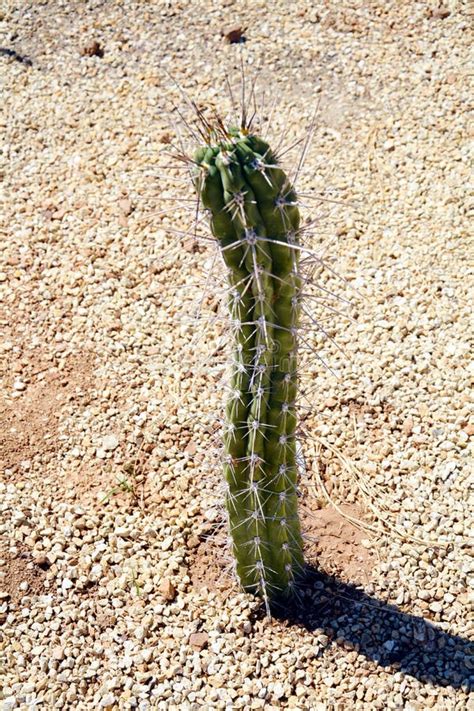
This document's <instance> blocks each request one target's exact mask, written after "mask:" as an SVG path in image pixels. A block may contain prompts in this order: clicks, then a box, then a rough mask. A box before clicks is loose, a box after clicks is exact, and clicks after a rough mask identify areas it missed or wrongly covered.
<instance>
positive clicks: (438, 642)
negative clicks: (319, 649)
mask: <svg viewBox="0 0 474 711" xmlns="http://www.w3.org/2000/svg"><path fill="white" fill-rule="evenodd" d="M272 616H273V617H274V618H276V619H278V620H280V621H281V622H285V623H286V624H287V625H296V626H300V627H304V628H306V629H307V630H308V631H310V632H312V631H315V630H318V631H321V630H323V631H324V633H325V634H326V635H327V636H328V637H329V638H330V639H332V640H335V642H336V644H338V645H340V646H342V647H343V648H345V649H350V648H353V649H354V650H356V651H357V652H358V653H359V654H362V655H363V656H365V657H366V658H367V659H370V660H372V661H374V662H376V663H377V664H378V665H380V666H383V667H388V668H391V669H392V670H393V671H394V672H396V671H401V672H403V673H404V674H407V675H409V676H412V677H414V678H416V679H418V680H419V681H421V682H423V683H431V684H435V685H437V686H450V687H452V688H454V689H459V688H461V687H462V688H463V689H464V690H466V691H467V690H472V689H474V676H473V675H472V673H471V672H470V670H469V667H468V664H469V665H470V666H472V660H473V653H474V644H473V643H471V642H469V640H466V639H463V638H462V637H459V636H456V635H452V634H449V633H447V632H444V631H443V630H441V629H439V628H438V627H436V626H435V625H433V624H431V623H430V622H428V621H426V620H425V619H423V618H422V617H418V616H416V615H410V614H407V613H406V612H402V611H401V610H399V609H398V608H397V607H396V606H395V605H392V604H387V603H385V602H382V601H380V600H378V599H377V598H375V597H372V596H370V595H368V594H367V593H365V592H363V591H362V590H361V589H359V588H357V587H356V586H355V585H351V584H348V583H344V582H342V581H341V580H338V579H337V578H334V577H332V576H330V575H326V574H324V573H322V572H320V571H318V570H316V569H315V568H313V567H311V566H309V567H308V570H307V572H306V574H305V577H304V579H303V581H302V585H301V595H300V597H299V599H298V600H295V601H294V602H291V603H288V602H283V601H280V602H279V603H277V604H276V605H275V607H274V609H272Z"/></svg>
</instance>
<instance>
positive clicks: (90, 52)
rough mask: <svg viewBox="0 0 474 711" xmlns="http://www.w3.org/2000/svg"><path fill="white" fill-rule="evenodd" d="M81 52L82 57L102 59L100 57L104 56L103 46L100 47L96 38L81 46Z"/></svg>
mask: <svg viewBox="0 0 474 711" xmlns="http://www.w3.org/2000/svg"><path fill="white" fill-rule="evenodd" d="M81 54H82V56H83V57H100V58H101V59H102V57H103V56H104V48H103V47H102V45H101V44H100V42H97V40H93V41H92V42H89V44H86V45H85V46H84V47H83V48H82V52H81Z"/></svg>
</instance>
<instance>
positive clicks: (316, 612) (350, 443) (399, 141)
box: [0, 0, 474, 711]
mask: <svg viewBox="0 0 474 711" xmlns="http://www.w3.org/2000/svg"><path fill="white" fill-rule="evenodd" d="M239 28H241V32H243V37H242V38H241V39H240V41H238V42H236V41H230V40H238V39H239V36H240V34H241V32H239V31H234V32H231V31H232V30H238V29H239ZM229 33H230V34H229ZM472 34H473V33H472V7H470V6H469V3H467V2H466V3H463V2H457V1H456V0H453V1H450V0H443V4H439V3H438V2H408V1H406V2H391V1H389V2H385V1H383V2H382V0H380V1H374V2H362V1H360V2H349V1H348V2H344V3H339V2H332V1H327V2H316V3H314V2H306V1H305V0H302V1H301V2H299V1H298V2H292V3H289V2H284V1H283V0H276V1H274V2H264V1H262V0H254V1H253V2H249V1H248V0H243V1H242V2H234V1H233V0H224V1H223V2H210V1H209V0H202V1H200V2H197V1H196V0H191V1H188V2H180V1H179V0H178V1H176V2H164V1H162V2H154V1H152V2H132V1H127V0H123V1H121V0H115V1H113V0H108V1H105V0H104V1H101V0H91V1H89V0H84V1H81V2H77V1H76V2H75V1H72V2H64V1H61V0H56V1H53V0H51V1H48V0H35V1H31V0H29V1H28V0H24V1H22V2H20V1H18V2H13V1H10V0H0V71H1V79H2V85H3V88H2V109H3V111H2V114H1V124H2V125H1V129H2V134H3V139H4V144H3V145H4V152H3V154H2V159H1V160H2V165H1V168H0V170H1V178H2V183H3V189H2V198H1V199H2V210H1V213H2V214H1V217H0V220H1V224H2V237H1V242H0V333H1V336H0V353H1V358H0V377H1V381H0V395H1V399H0V476H1V479H0V493H1V496H0V512H1V520H0V533H1V539H0V622H1V623H2V624H1V635H2V637H1V640H2V641H1V644H2V653H1V664H2V666H1V681H2V687H3V688H2V692H1V697H0V699H1V700H0V708H1V709H2V711H11V710H13V709H21V710H22V711H23V710H26V709H45V710H48V709H77V710H78V711H84V710H86V709H87V710H89V709H90V710H91V711H95V710H96V709H106V710H112V709H124V710H125V709H142V710H146V709H153V708H156V709H166V710H168V709H170V710H172V709H180V710H181V709H190V710H194V709H260V708H261V709H279V708H292V709H308V710H317V711H321V710H324V709H327V710H333V709H334V710H335V711H345V710H346V709H367V710H371V709H407V710H408V711H422V710H424V709H428V708H429V709H439V710H440V711H451V710H454V709H456V710H461V709H463V710H464V709H466V708H474V706H471V707H470V706H469V704H470V697H469V690H470V689H472V678H473V677H472V671H473V656H472V647H471V648H470V646H469V640H470V639H471V640H472V623H470V620H471V619H472V618H471V617H470V607H469V605H470V604H472V596H470V593H469V574H470V572H472V558H471V557H470V556H469V548H468V534H469V531H470V530H472V515H471V510H470V507H469V502H468V487H469V482H470V472H469V463H470V462H471V463H472V437H473V435H474V419H473V417H472V389H470V381H469V365H470V363H469V359H470V352H472V303H473V288H472V274H473V268H472V267H473V264H472V262H473V240H472V231H471V233H470V231H469V228H470V224H469V222H468V205H467V188H466V186H467V183H468V180H469V175H470V166H471V163H470V157H469V151H468V146H469V121H468V109H469V96H470V87H469V80H470V77H471V78H472V66H471V65H470V59H471V60H472V57H470V54H469V50H470V47H471V46H472ZM242 66H243V68H244V74H245V77H246V80H247V95H246V100H245V101H246V104H247V105H248V106H249V110H250V107H251V104H252V102H251V101H250V98H249V86H251V85H252V81H253V79H254V78H255V77H256V76H257V75H258V78H257V88H256V92H255V96H256V99H257V104H258V108H259V115H260V116H261V118H262V120H263V124H265V120H267V122H269V123H270V124H271V126H270V133H269V135H270V136H272V137H273V138H272V141H273V145H275V143H277V144H278V143H279V142H280V141H281V153H283V152H284V151H286V152H285V154H284V158H283V160H284V162H285V164H286V165H287V166H288V168H289V169H290V170H291V169H292V168H293V169H294V168H295V166H297V164H298V161H299V156H300V154H301V149H302V145H303V144H301V143H299V144H298V145H294V144H295V142H296V141H297V140H298V138H299V137H301V136H305V135H307V134H308V131H310V130H311V127H312V128H314V131H313V134H314V135H313V140H312V143H311V147H310V148H309V150H308V151H307V155H306V160H305V164H304V168H303V169H302V171H301V173H300V175H299V180H298V183H297V187H298V189H299V190H300V191H301V194H302V197H301V201H302V202H303V203H305V205H306V207H305V210H306V213H307V214H310V215H313V216H315V217H317V218H318V219H317V223H316V230H315V234H314V235H313V236H312V237H311V239H310V238H309V237H308V240H309V242H308V243H310V246H311V248H313V249H315V250H317V251H318V253H322V252H324V259H325V263H326V266H325V267H324V268H322V269H321V270H319V271H318V273H317V274H316V275H315V277H316V278H317V280H318V284H319V288H321V289H323V290H327V291H323V292H322V293H323V294H325V295H326V296H327V299H326V303H325V304H323V303H322V302H321V300H320V299H319V300H316V299H315V300H314V304H313V305H312V308H313V311H312V313H313V314H314V318H317V319H318V320H319V321H321V319H324V322H323V327H324V333H323V332H322V331H319V330H318V329H317V328H316V327H314V329H312V331H311V332H308V333H307V338H308V339H310V340H311V347H312V348H313V350H312V351H309V352H305V351H304V348H303V349H302V353H301V363H302V369H303V371H304V375H302V380H301V383H302V390H303V391H304V393H306V400H305V403H304V404H305V406H308V409H305V410H303V414H302V421H301V432H302V435H303V434H304V435H305V436H304V437H302V448H303V450H302V451H303V455H304V464H305V466H304V471H302V475H301V482H300V490H301V516H302V521H303V524H304V530H305V532H306V534H307V551H306V557H307V560H308V563H309V566H310V569H309V571H308V577H307V580H305V582H304V585H303V586H302V591H301V599H300V603H299V605H298V606H295V607H292V608H291V609H290V608H287V609H280V610H277V612H276V616H275V617H274V618H273V619H267V618H266V616H265V613H264V610H262V608H261V605H260V604H259V602H258V600H256V599H253V598H252V597H251V596H249V595H245V594H243V593H242V592H241V591H240V590H239V588H238V585H237V583H236V581H235V580H234V578H233V576H232V566H231V559H230V557H229V553H228V548H227V539H226V533H225V516H224V511H223V507H222V495H223V489H222V484H221V468H220V464H219V452H218V443H219V432H220V428H221V420H220V418H221V414H222V405H223V400H224V397H225V390H224V387H223V385H222V383H223V376H224V374H225V372H226V368H225V358H226V353H227V346H228V338H227V337H226V331H225V328H224V326H223V322H222V321H221V319H220V315H223V314H224V309H223V306H222V303H221V301H222V299H221V298H220V297H221V296H222V292H223V286H222V281H220V280H221V279H222V267H221V266H220V264H219V262H217V263H215V262H214V261H213V260H214V257H213V255H214V251H213V248H212V244H211V242H205V241H203V242H201V241H200V240H198V239H196V238H195V237H194V236H193V228H192V225H193V217H192V215H191V214H189V213H188V212H187V211H186V210H185V209H183V208H186V207H189V206H190V205H191V206H192V203H189V202H187V201H188V200H190V199H193V194H192V188H191V187H190V186H187V185H186V184H185V183H184V182H182V181H181V177H182V176H183V175H184V173H183V171H182V170H181V171H180V170H179V169H178V168H177V167H176V166H179V163H178V162H177V160H176V158H173V157H172V156H171V155H170V154H172V153H173V152H176V151H175V148H174V145H175V144H177V145H178V150H180V149H179V140H180V136H181V135H183V136H184V137H186V126H185V124H184V123H183V118H184V119H186V120H188V119H189V117H190V116H191V112H190V111H189V107H188V105H187V103H186V99H185V98H184V96H183V93H182V90H184V91H185V92H186V94H187V95H188V96H189V97H190V98H191V99H192V100H194V101H195V102H197V104H198V105H199V106H200V107H201V108H205V109H206V110H208V111H210V110H212V109H216V110H217V111H219V112H220V113H221V114H225V112H226V111H227V110H228V108H229V102H230V99H229V92H228V90H227V88H226V81H225V78H226V76H227V77H228V80H229V84H230V85H231V86H232V87H233V89H234V94H235V96H236V102H237V103H238V102H240V96H239V85H240V84H241V80H242V77H241V67H242ZM175 82H176V83H175ZM177 84H179V86H177ZM179 87H182V90H181V89H180V88H179ZM173 107H178V109H179V112H180V114H182V115H183V118H180V116H179V114H178V111H176V109H174V108H173ZM315 111H316V114H315ZM314 115H316V122H315V123H314V122H312V121H313V120H312V117H313V116H314ZM308 127H309V128H308ZM262 130H263V129H262ZM185 140H187V139H186V138H185ZM170 142H171V143H170ZM188 145H190V146H191V144H190V143H189V141H188ZM191 148H192V146H191ZM287 149H288V150H287ZM200 230H201V228H200ZM471 230H472V224H471ZM186 233H188V234H186ZM216 264H217V268H214V276H213V277H211V278H210V279H207V278H206V274H207V273H208V272H209V269H210V268H211V269H212V268H213V267H216ZM336 273H337V274H338V275H340V277H342V278H340V277H338V276H336ZM329 293H332V294H336V295H337V296H338V297H339V300H336V299H334V298H333V297H331V296H329ZM346 301H350V305H349V304H347V303H346ZM198 305H200V314H201V317H200V318H196V317H195V314H196V310H197V306H198ZM325 305H326V306H328V305H332V310H331V309H329V310H328V309H325V308H324V306H325ZM336 311H337V312H339V311H341V313H340V314H339V313H336ZM348 317H350V318H348ZM334 341H335V343H334ZM339 349H342V350H343V351H344V353H341V350H339ZM324 364H327V365H328V366H329V367H330V368H331V371H333V372H330V371H329V370H328V369H327V368H326V367H325V365H324ZM471 466H472V464H471ZM357 521H358V522H359V523H357ZM470 625H471V626H470ZM470 650H471V654H470ZM471 702H472V700H471Z"/></svg>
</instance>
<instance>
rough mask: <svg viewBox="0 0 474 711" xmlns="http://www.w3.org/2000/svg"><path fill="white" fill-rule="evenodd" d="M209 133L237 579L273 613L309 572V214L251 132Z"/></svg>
mask: <svg viewBox="0 0 474 711" xmlns="http://www.w3.org/2000/svg"><path fill="white" fill-rule="evenodd" d="M207 126H208V129H209V130H208V134H207V136H206V145H204V146H202V147H200V148H199V149H198V150H197V151H196V152H195V154H194V159H193V160H194V184H195V186H196V190H197V192H198V195H199V199H200V202H201V204H202V206H203V207H204V208H206V209H207V211H208V214H209V215H210V226H211V231H212V233H213V235H214V237H215V238H216V240H217V242H218V244H219V247H220V251H221V254H222V257H223V259H224V262H225V265H226V267H227V270H228V285H229V304H228V306H229V312H230V315H231V322H232V329H233V333H234V338H235V345H234V350H233V358H232V372H231V382H230V395H229V398H228V401H227V405H226V424H225V430H224V453H225V456H224V474H225V480H226V509H227V514H228V521H229V529H230V535H231V538H232V546H233V553H234V557H235V561H236V568H237V574H238V577H239V580H240V582H241V584H242V586H243V588H244V589H245V590H246V591H249V592H253V593H255V594H257V595H258V596H260V597H261V598H263V600H264V601H265V605H266V607H267V612H269V610H270V605H271V603H272V602H274V601H275V600H276V599H279V598H281V597H282V596H288V595H290V594H292V593H293V592H294V591H295V585H296V583H297V580H298V576H299V575H300V574H301V572H302V570H303V565H304V561H303V553H302V536H301V531H300V523H299V518H298V505H297V474H298V472H297V461H296V454H297V443H296V438H295V430H296V424H297V418H296V411H295V400H296V395H297V345H298V342H297V328H298V321H299V312H300V293H301V276H300V272H299V259H298V257H299V249H300V247H299V245H298V235H299V225H300V214H299V210H298V206H297V199H296V194H295V191H294V189H293V187H292V185H291V184H290V181H289V179H288V177H287V176H286V174H285V172H284V171H283V170H282V168H281V167H280V166H279V163H278V160H277V157H276V155H275V153H274V152H273V151H272V150H271V148H270V146H269V145H268V144H267V143H266V142H265V141H264V140H262V139H261V138H259V137H258V136H256V135H253V134H252V133H251V132H250V131H249V130H247V129H246V128H225V127H224V125H223V124H222V122H218V124H216V126H215V127H213V128H210V127H209V125H207Z"/></svg>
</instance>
